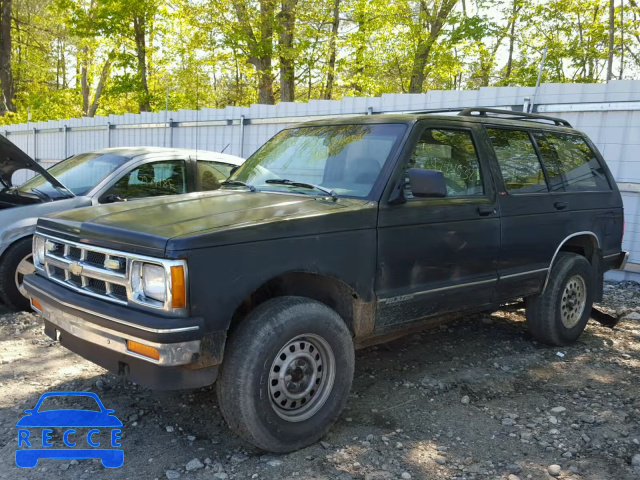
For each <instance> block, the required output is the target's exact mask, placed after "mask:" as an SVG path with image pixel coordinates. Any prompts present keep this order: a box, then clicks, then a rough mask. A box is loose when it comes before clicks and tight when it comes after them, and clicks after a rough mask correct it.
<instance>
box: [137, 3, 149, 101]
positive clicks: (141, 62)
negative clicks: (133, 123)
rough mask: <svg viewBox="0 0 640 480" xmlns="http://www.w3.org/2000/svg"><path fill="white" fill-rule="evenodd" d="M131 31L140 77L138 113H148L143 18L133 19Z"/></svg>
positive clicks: (144, 21) (144, 26)
mask: <svg viewBox="0 0 640 480" xmlns="http://www.w3.org/2000/svg"><path fill="white" fill-rule="evenodd" d="M133 30H134V34H135V40H136V56H137V58H138V74H139V75H140V87H141V90H142V91H141V97H140V100H139V102H138V103H139V105H140V111H141V112H150V111H151V106H150V105H149V85H148V84H147V44H146V33H147V32H146V20H145V19H144V17H140V16H135V17H134V18H133Z"/></svg>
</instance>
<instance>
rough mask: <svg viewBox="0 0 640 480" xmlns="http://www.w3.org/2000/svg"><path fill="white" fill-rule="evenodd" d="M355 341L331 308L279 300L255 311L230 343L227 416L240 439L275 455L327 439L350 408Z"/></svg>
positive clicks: (222, 396) (224, 380)
mask: <svg viewBox="0 0 640 480" xmlns="http://www.w3.org/2000/svg"><path fill="white" fill-rule="evenodd" d="M353 370H354V351H353V342H352V340H351V333H350V332H349V330H348V328H347V327H346V325H345V323H344V322H343V320H342V318H340V316H339V315H338V314H337V313H336V312H335V311H333V310H332V309H330V308H329V307H327V306H326V305H324V304H322V303H320V302H317V301H314V300H310V299H307V298H302V297H279V298H274V299H272V300H269V301H267V302H265V303H263V304H262V305H260V306H258V307H257V308H256V309H255V310H253V311H252V312H251V313H250V314H249V315H248V316H247V318H245V319H244V320H243V321H242V323H241V324H240V325H239V326H238V327H237V328H236V329H235V330H234V331H233V332H232V333H231V335H230V337H229V339H228V340H227V346H226V351H225V356H224V363H223V365H222V367H221V371H220V375H219V377H218V385H217V390H218V400H219V403H220V410H221V411H222V414H223V415H224V418H225V419H226V421H227V423H228V424H229V426H230V427H231V429H232V430H233V431H235V432H236V433H237V434H238V435H239V436H241V437H242V438H244V439H245V440H246V441H247V442H249V443H252V444H253V445H255V446H257V447H258V448H261V449H263V450H267V451H270V452H277V453H284V452H291V451H294V450H298V449H300V448H303V447H306V446H308V445H311V444H312V443H315V442H317V441H318V440H319V439H321V438H322V437H323V436H324V435H325V434H326V433H327V431H328V430H329V428H330V427H331V425H332V424H333V422H334V421H335V420H336V419H337V418H338V415H340V412H341V411H342V409H343V408H344V405H345V403H346V402H347V397H348V395H349V391H350V390H351V382H352V380H353Z"/></svg>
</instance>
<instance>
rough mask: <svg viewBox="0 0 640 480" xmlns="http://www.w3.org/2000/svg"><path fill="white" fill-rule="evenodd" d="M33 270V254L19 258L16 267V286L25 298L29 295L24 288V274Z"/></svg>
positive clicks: (34, 269) (34, 268)
mask: <svg viewBox="0 0 640 480" xmlns="http://www.w3.org/2000/svg"><path fill="white" fill-rule="evenodd" d="M35 271H36V267H35V266H34V265H33V255H32V254H31V253H30V254H29V255H27V256H26V257H24V258H23V259H22V260H20V263H19V264H18V268H16V274H15V282H16V288H17V289H18V291H19V292H20V294H22V296H23V297H25V298H28V297H29V295H28V294H27V290H26V289H25V288H24V276H25V275H29V274H31V273H34V272H35Z"/></svg>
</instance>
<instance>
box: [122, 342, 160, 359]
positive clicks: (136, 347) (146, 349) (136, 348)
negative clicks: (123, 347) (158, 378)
mask: <svg viewBox="0 0 640 480" xmlns="http://www.w3.org/2000/svg"><path fill="white" fill-rule="evenodd" d="M127 349H128V350H129V351H130V352H134V353H138V354H140V355H144V356H145V357H149V358H153V359H155V360H160V353H159V352H158V350H156V349H155V348H153V347H150V346H149V345H143V344H142V343H138V342H134V341H133V340H127Z"/></svg>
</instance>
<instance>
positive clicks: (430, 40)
mask: <svg viewBox="0 0 640 480" xmlns="http://www.w3.org/2000/svg"><path fill="white" fill-rule="evenodd" d="M457 3H458V0H442V3H440V9H439V10H438V11H437V12H435V9H434V12H433V13H432V12H429V11H428V8H427V5H426V3H425V2H424V1H421V2H420V12H419V14H418V21H419V22H420V23H421V27H422V28H421V29H422V30H425V31H428V32H429V35H428V36H427V37H426V38H425V37H419V38H418V42H417V45H416V50H415V53H414V55H413V66H412V68H411V79H410V80H409V93H422V88H423V85H424V79H425V69H426V67H427V61H428V60H429V55H430V53H431V48H432V47H433V45H434V44H435V42H436V40H437V39H438V36H439V35H440V31H441V30H442V27H443V26H444V22H445V21H446V19H447V17H448V16H449V14H450V13H451V10H452V9H453V7H455V5H456V4H457ZM430 14H431V16H430Z"/></svg>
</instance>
